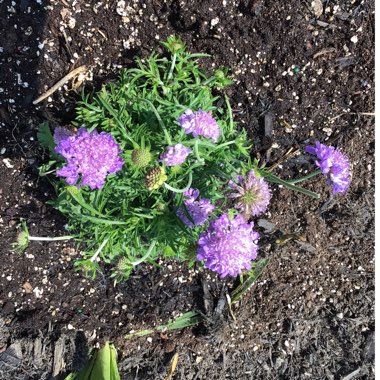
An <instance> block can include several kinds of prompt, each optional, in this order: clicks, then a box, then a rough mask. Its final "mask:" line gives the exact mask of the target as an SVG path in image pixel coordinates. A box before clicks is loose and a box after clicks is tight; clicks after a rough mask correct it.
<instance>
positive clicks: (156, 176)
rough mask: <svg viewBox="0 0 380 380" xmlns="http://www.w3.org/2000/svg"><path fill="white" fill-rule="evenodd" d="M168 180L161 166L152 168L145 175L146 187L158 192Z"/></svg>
mask: <svg viewBox="0 0 380 380" xmlns="http://www.w3.org/2000/svg"><path fill="white" fill-rule="evenodd" d="M167 179H168V177H167V175H166V174H165V170H164V168H163V167H161V166H157V167H155V168H151V169H149V170H148V171H147V173H146V175H145V186H146V187H147V188H148V190H156V189H158V188H159V187H160V186H162V185H163V184H164V182H165V181H166V180H167Z"/></svg>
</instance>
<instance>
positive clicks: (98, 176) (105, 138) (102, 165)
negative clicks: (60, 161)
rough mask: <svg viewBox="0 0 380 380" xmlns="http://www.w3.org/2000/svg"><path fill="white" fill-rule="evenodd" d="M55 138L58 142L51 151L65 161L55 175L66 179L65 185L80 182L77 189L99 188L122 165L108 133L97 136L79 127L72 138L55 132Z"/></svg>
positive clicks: (93, 132) (94, 131) (112, 139)
mask: <svg viewBox="0 0 380 380" xmlns="http://www.w3.org/2000/svg"><path fill="white" fill-rule="evenodd" d="M55 136H56V137H55V139H56V141H57V142H58V145H57V146H56V148H55V151H56V153H59V154H61V155H62V156H63V157H64V158H65V159H66V162H67V164H66V165H65V166H63V167H62V168H60V169H58V170H57V175H58V176H60V177H66V182H67V183H68V184H69V185H75V184H76V183H77V182H78V181H79V179H80V180H81V181H80V183H79V186H86V185H87V186H89V187H90V188H91V189H101V188H102V187H103V185H104V182H105V180H106V176H107V175H108V174H109V173H116V172H117V171H119V170H121V168H122V166H123V162H124V161H123V159H122V158H121V157H120V153H121V152H120V148H119V145H118V144H117V143H116V142H115V140H114V138H113V137H112V135H110V134H109V133H106V132H101V133H100V134H99V133H98V132H97V131H96V130H93V131H92V132H88V131H87V129H85V128H80V129H79V130H78V132H77V133H76V134H74V135H66V137H65V136H64V134H62V131H61V130H59V131H56V133H55Z"/></svg>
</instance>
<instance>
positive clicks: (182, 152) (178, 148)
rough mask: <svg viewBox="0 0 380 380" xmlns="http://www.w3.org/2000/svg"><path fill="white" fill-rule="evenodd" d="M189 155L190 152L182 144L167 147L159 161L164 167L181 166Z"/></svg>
mask: <svg viewBox="0 0 380 380" xmlns="http://www.w3.org/2000/svg"><path fill="white" fill-rule="evenodd" d="M190 153H192V150H191V149H190V148H188V147H186V146H184V145H182V144H176V145H174V146H167V147H166V151H165V152H164V153H162V154H161V156H160V160H161V161H162V162H164V163H165V165H166V166H177V165H181V164H183V163H184V162H185V161H186V158H187V156H188V155H189V154H190Z"/></svg>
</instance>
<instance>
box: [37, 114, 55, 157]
mask: <svg viewBox="0 0 380 380" xmlns="http://www.w3.org/2000/svg"><path fill="white" fill-rule="evenodd" d="M37 139H38V141H39V142H40V144H41V145H42V146H43V147H44V148H46V149H48V150H49V152H50V153H51V154H55V152H54V148H55V145H56V144H55V142H54V138H53V135H52V133H51V131H50V128H49V123H48V122H47V121H44V122H43V123H41V124H40V125H39V126H38V132H37Z"/></svg>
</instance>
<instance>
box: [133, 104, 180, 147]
mask: <svg viewBox="0 0 380 380" xmlns="http://www.w3.org/2000/svg"><path fill="white" fill-rule="evenodd" d="M140 100H143V101H144V102H146V103H147V104H149V106H150V108H151V109H152V111H153V113H154V115H155V116H156V118H157V121H158V124H160V127H161V128H162V130H163V131H164V134H165V138H166V142H167V143H168V145H173V144H172V139H171V137H170V135H169V132H168V130H167V129H166V128H165V124H164V122H163V121H162V119H161V116H160V114H159V113H158V111H157V109H156V107H155V106H154V105H153V103H152V102H151V101H149V100H148V99H143V98H140Z"/></svg>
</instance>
